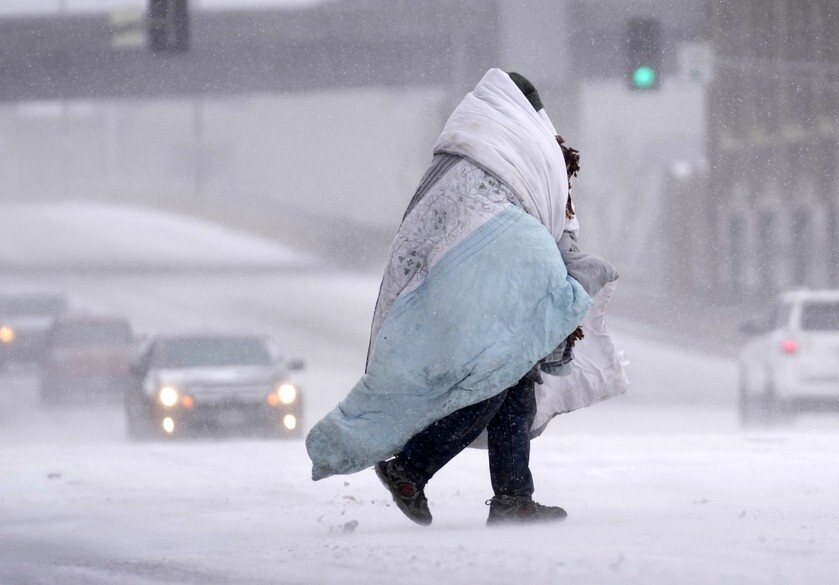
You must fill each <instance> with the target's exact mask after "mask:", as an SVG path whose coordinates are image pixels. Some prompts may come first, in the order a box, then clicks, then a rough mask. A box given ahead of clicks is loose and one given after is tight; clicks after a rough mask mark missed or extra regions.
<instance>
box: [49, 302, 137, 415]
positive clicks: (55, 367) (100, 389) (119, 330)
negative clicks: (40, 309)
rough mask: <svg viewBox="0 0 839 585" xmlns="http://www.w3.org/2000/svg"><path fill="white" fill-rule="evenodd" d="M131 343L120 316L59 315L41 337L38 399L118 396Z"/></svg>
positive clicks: (125, 380) (58, 400)
mask: <svg viewBox="0 0 839 585" xmlns="http://www.w3.org/2000/svg"><path fill="white" fill-rule="evenodd" d="M134 348H135V338H134V334H133V331H132V328H131V324H130V323H129V321H128V320H127V319H125V318H123V317H118V316H92V315H66V316H64V317H59V318H58V319H56V320H55V321H54V322H53V325H52V327H50V329H49V331H48V332H47V336H46V342H45V346H44V357H43V360H42V361H41V387H40V391H41V402H42V403H43V404H44V405H47V406H49V405H57V404H63V403H70V402H84V403H89V402H90V401H119V400H120V399H121V397H122V395H123V392H124V391H125V388H126V386H127V385H128V383H129V382H130V375H129V371H128V365H129V362H130V360H131V356H132V352H133V351H134Z"/></svg>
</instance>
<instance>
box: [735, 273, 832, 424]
mask: <svg viewBox="0 0 839 585" xmlns="http://www.w3.org/2000/svg"><path fill="white" fill-rule="evenodd" d="M741 329H742V331H743V332H744V333H746V334H747V335H748V336H749V339H748V340H747V341H746V343H745V345H744V346H743V349H742V352H741V354H740V360H739V371H740V388H739V401H738V405H739V413H740V421H741V422H742V423H743V424H744V425H747V426H749V425H755V424H767V423H775V422H780V421H784V420H789V418H790V417H792V416H794V415H795V413H797V412H803V411H834V412H837V411H839V290H803V289H802V290H795V291H790V292H786V293H783V294H781V295H779V296H778V297H777V299H776V301H775V303H774V305H773V306H772V308H771V309H770V311H769V312H767V313H766V314H765V315H763V316H762V317H760V318H757V319H754V320H751V321H748V322H746V323H745V324H744V325H743V327H742V328H741Z"/></svg>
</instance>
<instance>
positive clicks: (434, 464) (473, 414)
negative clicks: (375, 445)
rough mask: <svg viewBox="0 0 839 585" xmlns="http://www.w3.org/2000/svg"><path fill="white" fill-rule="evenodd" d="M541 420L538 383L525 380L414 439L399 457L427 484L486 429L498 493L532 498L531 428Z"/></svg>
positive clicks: (494, 481) (491, 477) (432, 427)
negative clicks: (536, 389) (537, 417)
mask: <svg viewBox="0 0 839 585" xmlns="http://www.w3.org/2000/svg"><path fill="white" fill-rule="evenodd" d="M535 416H536V395H535V392H534V388H533V381H532V380H530V379H528V378H522V379H521V380H519V382H518V383H517V384H516V385H515V386H511V387H510V388H507V389H506V390H504V391H503V392H501V393H500V394H497V395H495V396H493V397H492V398H488V399H487V400H484V401H483V402H479V403H477V404H473V405H471V406H467V407H465V408H461V409H460V410H457V411H455V412H453V413H452V414H450V415H448V416H446V417H444V418H442V419H440V420H438V421H437V422H435V423H433V424H431V425H430V426H429V427H427V428H426V429H424V430H422V431H420V432H419V433H418V434H416V435H414V436H413V437H412V438H411V439H410V440H409V441H408V442H407V443H406V444H405V447H404V448H403V449H402V452H400V453H398V454H397V455H396V456H397V457H398V458H399V460H400V461H402V462H403V463H405V464H406V465H407V466H408V467H409V468H410V469H411V470H413V471H414V472H415V473H416V474H417V475H419V476H420V477H421V478H422V479H423V480H424V481H426V482H427V481H428V480H429V479H431V477H432V476H433V475H434V474H435V473H437V471H439V470H440V469H441V468H442V467H443V466H444V465H445V464H446V463H448V462H449V461H450V460H451V459H452V458H453V457H454V456H455V455H457V454H458V453H460V452H461V451H463V449H465V448H466V447H467V446H468V445H469V444H470V443H472V441H474V440H475V439H476V438H477V437H478V435H480V434H481V431H483V430H484V429H485V428H486V429H487V442H488V445H487V447H488V451H489V476H490V480H491V481H492V489H493V492H494V493H495V495H498V496H501V495H505V496H531V495H533V476H532V475H531V474H530V425H531V424H532V423H533V418H534V417H535Z"/></svg>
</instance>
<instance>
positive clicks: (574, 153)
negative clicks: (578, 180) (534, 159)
mask: <svg viewBox="0 0 839 585" xmlns="http://www.w3.org/2000/svg"><path fill="white" fill-rule="evenodd" d="M556 142H557V144H559V147H560V148H561V149H562V156H563V158H564V159H565V172H566V173H567V174H568V201H567V202H566V204H565V217H566V218H567V219H571V218H572V217H574V205H573V203H571V177H576V176H577V173H578V172H579V171H580V151H579V150H577V149H576V148H572V147H570V146H568V145H567V144H566V143H565V139H564V138H563V137H562V136H560V135H559V134H557V135H556Z"/></svg>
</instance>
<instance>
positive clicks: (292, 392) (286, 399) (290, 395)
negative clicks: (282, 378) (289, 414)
mask: <svg viewBox="0 0 839 585" xmlns="http://www.w3.org/2000/svg"><path fill="white" fill-rule="evenodd" d="M277 396H278V397H279V398H280V402H282V403H283V404H291V403H292V402H294V401H295V400H297V388H295V387H294V386H292V385H291V384H281V385H280V387H279V388H277Z"/></svg>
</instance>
